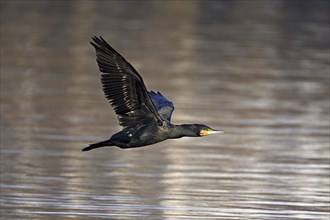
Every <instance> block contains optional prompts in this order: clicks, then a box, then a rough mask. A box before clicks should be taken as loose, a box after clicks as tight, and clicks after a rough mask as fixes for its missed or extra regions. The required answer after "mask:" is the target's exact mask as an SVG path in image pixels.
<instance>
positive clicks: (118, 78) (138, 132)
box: [82, 37, 223, 151]
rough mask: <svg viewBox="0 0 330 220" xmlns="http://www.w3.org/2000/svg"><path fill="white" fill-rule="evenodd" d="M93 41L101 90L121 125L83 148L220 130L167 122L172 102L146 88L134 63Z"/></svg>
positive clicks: (103, 43)
mask: <svg viewBox="0 0 330 220" xmlns="http://www.w3.org/2000/svg"><path fill="white" fill-rule="evenodd" d="M93 41H94V42H91V44H92V45H93V46H94V47H95V50H96V57H97V59H96V61H97V63H98V66H99V70H100V71H101V82H102V85H103V91H104V94H105V96H106V98H107V99H108V100H109V102H110V104H111V105H112V108H113V109H114V111H115V112H116V114H117V116H118V120H119V124H120V125H121V126H122V127H123V129H122V130H121V131H119V132H118V133H116V134H114V135H112V137H111V138H110V139H109V140H106V141H101V142H98V143H95V144H90V145H89V146H87V147H85V148H84V149H82V150H83V151H88V150H92V149H95V148H99V147H105V146H117V147H120V148H124V149H126V148H136V147H142V146H146V145H150V144H155V143H157V142H160V141H164V140H166V139H172V138H181V137H185V136H187V137H200V136H206V135H209V134H216V133H223V131H217V130H214V129H212V128H210V127H208V126H206V125H201V124H182V125H173V124H171V115H172V112H173V110H174V105H173V103H172V102H171V101H169V100H167V99H166V98H165V97H164V96H163V95H162V94H161V93H160V92H157V93H155V92H153V91H150V92H149V91H148V90H147V88H146V87H145V85H144V83H143V80H142V77H141V76H140V75H139V74H138V72H137V71H136V70H135V69H134V67H133V66H132V65H131V64H130V63H129V62H127V61H126V60H125V58H124V57H122V56H121V55H120V54H119V53H118V52H117V51H115V50H114V49H113V48H112V47H111V46H110V45H109V44H108V43H107V42H106V41H105V40H104V39H103V38H102V37H99V38H98V37H93Z"/></svg>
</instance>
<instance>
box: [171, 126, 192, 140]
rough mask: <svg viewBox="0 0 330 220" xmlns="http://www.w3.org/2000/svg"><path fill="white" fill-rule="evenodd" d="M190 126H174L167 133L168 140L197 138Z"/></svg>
mask: <svg viewBox="0 0 330 220" xmlns="http://www.w3.org/2000/svg"><path fill="white" fill-rule="evenodd" d="M193 126H194V125H192V124H182V125H174V127H173V129H171V131H170V133H169V138H181V137H197V136H198V135H196V132H195V131H194V130H193Z"/></svg>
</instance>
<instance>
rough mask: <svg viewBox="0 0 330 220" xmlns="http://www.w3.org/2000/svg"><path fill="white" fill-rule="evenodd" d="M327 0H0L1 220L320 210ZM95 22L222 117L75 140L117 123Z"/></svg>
mask: <svg viewBox="0 0 330 220" xmlns="http://www.w3.org/2000/svg"><path fill="white" fill-rule="evenodd" d="M328 25H329V3H328V2H327V1H300V2H299V4H298V3H297V1H187V2H179V1H170V2H162V1H142V2H137V1H123V2H119V1H118V2H117V1H72V2H65V1H1V185H0V186H1V200H0V201H1V219H70V218H75V219H97V218H100V219H102V218H103V219H324V220H326V219H329V184H330V181H329V170H330V169H329V168H330V167H329V158H330V156H329V26H328ZM94 35H102V36H103V37H104V38H105V39H106V40H107V41H108V42H110V43H111V44H112V45H113V47H115V48H116V49H117V50H118V51H120V52H121V53H122V54H123V55H124V56H125V57H126V58H127V59H128V60H129V61H130V62H131V63H132V64H133V65H134V66H135V68H136V69H137V70H138V71H139V72H140V74H141V75H142V76H143V78H144V80H145V83H146V86H147V87H148V88H149V89H152V90H155V91H158V90H159V91H161V92H162V93H163V94H164V95H165V96H166V97H168V98H169V99H170V100H172V101H173V102H174V103H175V105H176V110H175V112H174V115H173V122H174V123H177V124H180V123H203V124H207V125H209V126H211V127H214V128H218V129H221V130H224V131H225V134H224V135H219V136H210V137H205V138H183V139H180V140H168V141H165V142H161V143H158V144H156V145H152V146H148V147H145V148H139V149H131V150H121V149H118V148H114V147H113V148H103V149H98V150H95V151H90V152H87V153H86V152H81V149H82V148H83V147H84V146H85V145H87V144H89V143H93V142H97V141H100V140H103V139H106V138H108V137H109V136H110V135H111V134H112V133H114V132H116V131H118V130H119V129H120V127H119V126H118V123H117V119H116V116H115V114H114V112H113V111H112V109H111V108H110V105H109V104H108V103H107V101H106V99H105V98H104V96H103V93H102V90H101V85H100V81H99V77H98V70H97V66H96V62H95V53H94V50H93V48H92V47H91V45H89V41H90V40H91V37H92V36H94Z"/></svg>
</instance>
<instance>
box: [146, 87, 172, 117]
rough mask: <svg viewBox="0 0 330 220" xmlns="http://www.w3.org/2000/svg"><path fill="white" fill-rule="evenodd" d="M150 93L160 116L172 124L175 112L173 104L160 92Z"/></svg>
mask: <svg viewBox="0 0 330 220" xmlns="http://www.w3.org/2000/svg"><path fill="white" fill-rule="evenodd" d="M148 93H149V96H150V97H151V100H152V101H153V103H154V105H155V107H156V109H157V111H158V113H159V114H160V116H161V117H162V118H163V119H165V120H167V121H168V122H171V116H172V113H173V111H174V105H173V102H171V101H169V100H168V99H167V98H165V96H163V95H162V94H161V93H160V92H157V93H155V92H154V91H150V92H149V91H148Z"/></svg>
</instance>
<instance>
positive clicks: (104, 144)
mask: <svg viewBox="0 0 330 220" xmlns="http://www.w3.org/2000/svg"><path fill="white" fill-rule="evenodd" d="M105 146H113V144H112V141H110V140H106V141H101V142H98V143H95V144H90V145H88V146H87V147H85V148H83V149H82V151H89V150H93V149H95V148H99V147H105Z"/></svg>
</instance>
